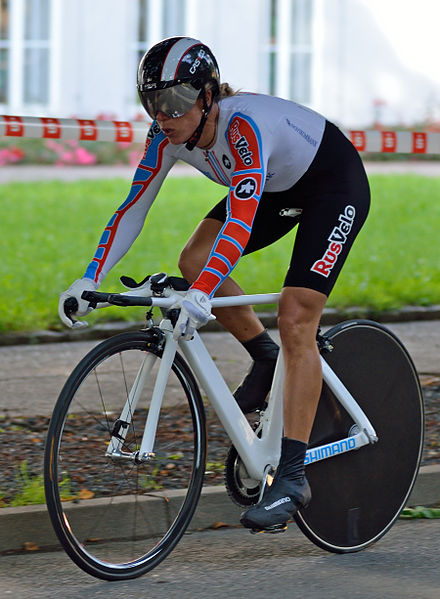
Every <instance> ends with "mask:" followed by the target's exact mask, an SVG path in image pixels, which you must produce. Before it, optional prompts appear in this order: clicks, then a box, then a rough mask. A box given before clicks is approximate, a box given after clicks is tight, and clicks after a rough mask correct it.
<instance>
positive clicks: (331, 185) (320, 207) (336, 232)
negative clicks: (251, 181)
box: [205, 121, 370, 296]
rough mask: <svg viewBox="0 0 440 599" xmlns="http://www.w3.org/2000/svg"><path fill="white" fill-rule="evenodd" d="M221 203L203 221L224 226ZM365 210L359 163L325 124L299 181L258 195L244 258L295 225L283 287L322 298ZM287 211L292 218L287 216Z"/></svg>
mask: <svg viewBox="0 0 440 599" xmlns="http://www.w3.org/2000/svg"><path fill="white" fill-rule="evenodd" d="M226 199H227V198H226V197H225V198H223V200H221V201H220V202H219V203H218V204H217V205H216V206H214V208H213V209H212V210H211V211H210V212H209V213H208V214H207V215H206V217H205V218H214V219H216V220H219V221H221V222H225V220H226ZM369 206H370V187H369V184H368V179H367V175H366V173H365V169H364V166H363V164H362V160H361V158H360V156H359V154H358V152H357V150H356V149H355V147H354V146H353V144H352V143H351V142H350V140H348V139H347V138H346V136H345V135H344V134H343V133H342V132H341V131H340V130H339V129H338V128H337V127H336V126H335V125H333V124H332V123H330V122H328V121H327V123H326V126H325V130H324V135H323V138H322V141H321V144H320V146H319V149H318V151H317V153H316V156H315V158H314V159H313V161H312V164H311V165H310V167H309V169H308V170H307V172H306V173H305V174H304V175H303V176H302V177H301V179H300V180H299V181H298V182H297V183H295V185H293V187H291V188H290V189H288V190H286V191H281V192H266V191H265V192H263V194H262V196H261V199H260V203H259V206H258V209H257V213H256V215H255V219H254V223H253V225H252V232H251V236H250V238H249V241H248V243H247V245H246V248H245V251H244V254H251V253H252V252H255V251H257V250H260V249H262V248H264V247H267V246H268V245H271V244H272V243H274V242H275V241H277V240H278V239H280V238H281V237H283V236H284V235H286V234H287V233H288V232H289V231H291V230H292V229H293V228H294V227H295V226H296V225H298V230H297V234H296V238H295V243H294V247H293V252H292V258H291V261H290V266H289V269H288V271H287V275H286V278H285V281H284V286H285V287H306V288H308V289H314V290H316V291H320V292H321V293H324V294H325V295H327V296H328V295H329V294H330V291H331V290H332V288H333V286H334V284H335V282H336V279H337V277H338V275H339V272H340V270H341V268H342V265H343V264H344V262H345V260H346V258H347V255H348V253H349V251H350V248H351V246H352V244H353V241H354V240H355V238H356V236H357V234H358V233H359V231H360V229H361V227H362V225H363V224H364V222H365V219H366V218H367V215H368V210H369ZM289 209H290V214H295V213H296V212H297V214H296V215H294V216H288V215H287V214H289ZM293 209H296V211H295V210H293Z"/></svg>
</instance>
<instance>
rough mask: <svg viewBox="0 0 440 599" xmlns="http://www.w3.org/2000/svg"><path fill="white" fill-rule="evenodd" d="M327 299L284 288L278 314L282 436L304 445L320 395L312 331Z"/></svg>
mask: <svg viewBox="0 0 440 599" xmlns="http://www.w3.org/2000/svg"><path fill="white" fill-rule="evenodd" d="M326 300H327V296H326V295H325V294H323V293H320V292H318V291H315V290H314V289H306V288H303V287H284V289H283V291H282V294H281V301H280V305H279V313H278V327H279V331H280V336H281V342H282V347H283V358H284V368H285V378H284V391H283V397H284V434H285V436H286V437H289V438H290V439H297V440H298V441H302V442H304V443H307V442H308V440H309V435H310V431H311V430H312V425H313V420H314V418H315V412H316V407H317V404H318V400H319V395H320V393H321V385H322V372H321V361H320V357H319V352H318V347H317V345H316V331H317V329H318V326H319V321H320V319H321V314H322V310H323V309H324V305H325V303H326Z"/></svg>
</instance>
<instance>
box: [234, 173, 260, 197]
mask: <svg viewBox="0 0 440 599" xmlns="http://www.w3.org/2000/svg"><path fill="white" fill-rule="evenodd" d="M256 189H257V182H256V180H255V179H254V178H253V177H246V179H242V180H241V181H240V183H239V184H238V185H237V187H236V188H235V190H234V195H235V197H236V198H238V199H239V200H248V199H249V198H251V197H252V196H253V195H254V194H255V191H256Z"/></svg>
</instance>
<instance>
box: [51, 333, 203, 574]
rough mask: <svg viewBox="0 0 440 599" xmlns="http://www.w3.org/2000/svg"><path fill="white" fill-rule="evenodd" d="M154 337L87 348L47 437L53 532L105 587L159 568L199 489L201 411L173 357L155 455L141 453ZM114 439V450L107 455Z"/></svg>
mask: <svg viewBox="0 0 440 599" xmlns="http://www.w3.org/2000/svg"><path fill="white" fill-rule="evenodd" d="M158 338H160V332H157V331H156V332H154V329H151V330H150V331H144V332H142V331H139V332H133V333H123V334H121V335H117V336H116V337H113V338H111V339H108V340H107V341H104V342H103V343H101V344H99V345H98V346H97V347H96V348H94V349H93V350H92V351H91V352H90V353H89V354H88V355H87V356H85V358H83V359H82V361H81V362H80V363H79V364H78V366H77V367H76V368H75V370H74V371H73V373H72V374H71V376H70V377H69V379H68V380H67V382H66V384H65V386H64V388H63V390H62V392H61V394H60V397H59V399H58V401H57V404H56V407H55V410H54V413H53V416H52V419H51V422H50V427H49V431H48V436H47V442H46V450H45V472H44V474H45V490H46V501H47V506H48V510H49V514H50V518H51V521H52V524H53V526H54V529H55V532H56V533H57V535H58V538H59V540H60V542H61V544H62V545H63V547H64V549H65V550H66V552H67V553H68V555H69V556H70V557H71V558H72V559H73V561H74V562H75V563H76V564H77V565H78V566H80V567H81V568H82V569H83V570H85V571H86V572H88V573H89V574H91V575H93V576H96V577H98V578H102V579H106V580H123V579H128V578H134V577H137V576H141V575H142V574H144V573H146V572H148V571H149V570H151V569H152V568H154V567H155V566H157V565H158V564H159V563H160V562H161V561H162V560H163V559H164V558H165V557H166V556H167V555H168V554H169V552H170V551H171V550H172V549H173V548H174V547H175V545H176V544H177V542H178V541H179V539H180V538H181V536H182V535H183V533H184V531H185V529H186V528H187V526H188V524H189V523H190V520H191V517H192V515H193V513H194V510H195V508H196V505H197V501H198V498H199V495H200V491H201V488H202V484H203V477H204V472H205V462H206V430H205V414H204V408H203V403H202V400H201V397H200V393H199V390H198V387H197V384H196V383H195V380H194V377H193V375H192V373H191V371H190V370H189V368H188V366H187V364H186V362H185V361H184V360H183V358H182V357H181V356H180V355H179V354H176V356H175V359H174V363H173V365H172V369H171V371H170V372H169V377H168V379H167V381H166V388H165V392H164V399H163V404H162V407H161V409H160V411H159V414H158V424H157V432H156V436H155V439H154V447H153V450H152V452H151V454H150V455H149V456H148V457H147V456H144V457H143V456H140V455H139V448H140V446H141V440H142V436H143V431H144V426H145V422H146V418H147V416H148V413H149V408H150V400H151V394H152V389H153V384H154V381H155V379H156V375H157V371H158V367H159V365H160V363H161V357H160V356H161V350H160V344H158ZM135 395H136V396H137V397H138V398H139V400H138V402H137V406H136V407H134V406H133V397H134V396H135ZM118 438H119V440H120V441H121V443H120V447H119V450H118V452H114V453H111V452H109V451H108V448H109V444H110V441H111V439H118ZM110 447H111V448H114V443H113V442H112V444H111V445H110Z"/></svg>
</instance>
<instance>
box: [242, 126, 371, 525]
mask: <svg viewBox="0 0 440 599" xmlns="http://www.w3.org/2000/svg"><path fill="white" fill-rule="evenodd" d="M341 135H342V134H340V132H339V133H338V132H335V128H334V126H331V127H330V126H329V135H328V140H329V142H328V143H327V141H326V144H325V146H324V147H323V151H322V153H321V155H320V157H319V160H318V161H317V162H316V164H315V165H314V166H313V168H312V169H311V170H310V173H308V174H307V176H306V177H305V178H304V180H303V181H302V182H300V184H299V185H298V186H294V191H295V193H296V194H297V197H299V198H301V200H300V201H301V203H300V204H299V205H300V206H301V207H302V208H303V210H302V214H301V217H300V223H299V227H298V232H297V236H296V239H295V245H294V250H293V254H292V261H291V265H290V268H289V270H288V273H287V276H286V280H285V283H284V285H285V287H284V290H283V296H282V302H281V304H280V311H279V328H280V335H281V340H282V346H283V355H284V354H285V355H284V364H285V377H286V386H285V388H284V415H285V423H284V426H285V434H286V435H287V436H286V437H284V439H283V443H282V449H281V457H280V463H279V466H278V469H277V475H276V476H275V480H274V482H273V484H272V485H271V486H270V487H269V488H268V489H267V490H266V492H265V493H264V495H263V498H262V500H261V502H260V503H259V504H258V505H256V506H253V507H252V508H250V509H249V510H248V511H247V512H245V513H244V514H243V516H242V520H241V521H242V523H243V524H244V525H245V526H247V527H248V528H252V529H254V530H269V531H270V530H272V531H274V530H275V531H278V530H283V529H284V528H285V523H286V522H287V520H288V519H289V518H290V517H292V516H293V515H294V514H295V513H296V512H297V511H298V509H300V508H301V507H303V506H305V505H306V504H307V503H308V501H309V500H310V489H309V487H308V483H307V480H306V478H305V472H304V458H305V453H306V449H307V442H308V439H309V435H310V431H311V427H312V424H313V419H314V416H315V413H316V408H317V405H318V401H319V395H320V390H321V385H322V377H321V369H320V364H319V356H318V352H317V348H316V346H315V336H316V331H317V327H318V323H319V319H320V316H321V313H322V310H323V308H324V305H325V301H326V298H327V297H328V295H329V293H330V291H331V290H332V288H333V286H334V284H335V282H336V279H337V277H338V274H339V272H340V270H341V268H342V265H343V264H344V262H345V260H346V258H347V255H348V253H349V251H350V249H351V246H352V244H353V241H354V239H355V238H356V236H357V234H358V232H359V231H360V229H361V227H362V225H363V223H364V221H365V219H366V217H367V214H368V209H369V203H370V193H369V186H368V180H367V178H366V175H365V171H364V169H363V166H362V163H361V161H360V159H359V157H358V156H357V154H356V152H355V150H354V148H353V146H352V145H348V144H347V143H346V140H345V139H342V137H341ZM333 146H334V148H336V147H338V148H340V149H341V153H337V152H334V148H333ZM332 148H333V149H332ZM335 154H337V156H338V160H339V161H340V162H339V163H337V164H335V163H334V156H335ZM344 158H346V159H347V160H346V161H345V160H344ZM315 175H316V176H315ZM292 195H293V194H292ZM312 344H313V345H314V347H313V348H312ZM287 441H292V443H287Z"/></svg>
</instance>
